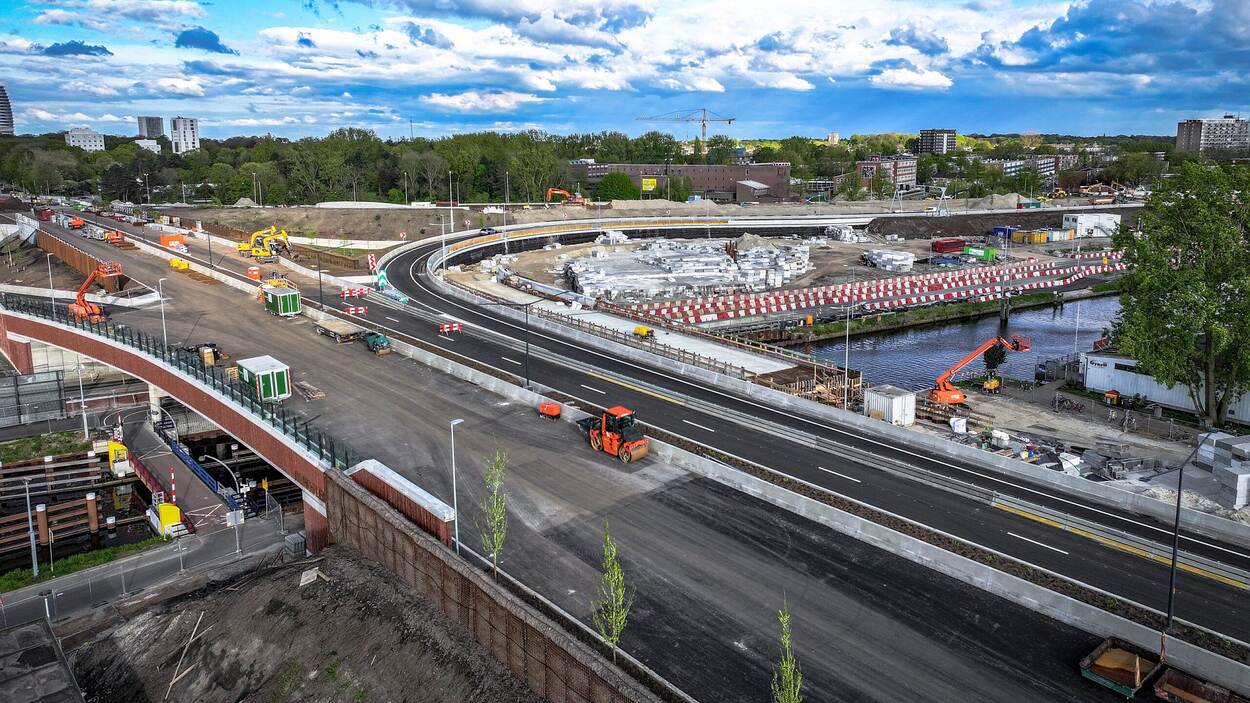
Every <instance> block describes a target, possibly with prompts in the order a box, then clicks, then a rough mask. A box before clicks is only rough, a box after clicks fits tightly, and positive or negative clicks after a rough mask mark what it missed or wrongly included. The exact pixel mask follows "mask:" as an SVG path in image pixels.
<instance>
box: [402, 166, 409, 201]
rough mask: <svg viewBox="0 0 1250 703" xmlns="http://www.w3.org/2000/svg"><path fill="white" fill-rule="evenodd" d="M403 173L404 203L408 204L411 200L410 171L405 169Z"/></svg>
mask: <svg viewBox="0 0 1250 703" xmlns="http://www.w3.org/2000/svg"><path fill="white" fill-rule="evenodd" d="M403 173H404V205H407V204H408V203H409V202H410V201H409V200H408V172H407V171H404V172H403Z"/></svg>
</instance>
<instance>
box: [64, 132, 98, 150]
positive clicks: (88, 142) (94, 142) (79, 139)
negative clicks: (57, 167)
mask: <svg viewBox="0 0 1250 703" xmlns="http://www.w3.org/2000/svg"><path fill="white" fill-rule="evenodd" d="M65 143H66V144H68V145H70V146H76V147H78V148H79V149H82V150H83V151H104V135H103V134H100V133H99V132H97V131H95V130H94V129H87V128H86V127H75V128H74V129H71V130H70V131H68V132H66V133H65Z"/></svg>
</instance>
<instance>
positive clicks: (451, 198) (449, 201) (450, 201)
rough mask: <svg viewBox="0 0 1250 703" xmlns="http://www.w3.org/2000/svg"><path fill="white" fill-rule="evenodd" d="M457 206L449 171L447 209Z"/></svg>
mask: <svg viewBox="0 0 1250 703" xmlns="http://www.w3.org/2000/svg"><path fill="white" fill-rule="evenodd" d="M455 204H456V196H455V193H453V192H452V190H451V171H450V170H448V171H447V207H448V208H450V207H452V206H454V205H455Z"/></svg>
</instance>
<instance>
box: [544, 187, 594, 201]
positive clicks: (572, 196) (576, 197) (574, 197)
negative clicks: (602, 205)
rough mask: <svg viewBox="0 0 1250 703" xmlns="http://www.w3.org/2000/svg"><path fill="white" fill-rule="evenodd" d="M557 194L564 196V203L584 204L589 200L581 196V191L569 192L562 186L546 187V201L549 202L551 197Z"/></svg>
mask: <svg viewBox="0 0 1250 703" xmlns="http://www.w3.org/2000/svg"><path fill="white" fill-rule="evenodd" d="M557 195H563V196H564V204H565V205H586V204H588V203H589V202H590V200H589V199H587V198H584V197H582V194H581V193H570V192H568V191H567V190H565V189H563V188H548V189H547V202H551V199H552V198H553V197H555V196H557Z"/></svg>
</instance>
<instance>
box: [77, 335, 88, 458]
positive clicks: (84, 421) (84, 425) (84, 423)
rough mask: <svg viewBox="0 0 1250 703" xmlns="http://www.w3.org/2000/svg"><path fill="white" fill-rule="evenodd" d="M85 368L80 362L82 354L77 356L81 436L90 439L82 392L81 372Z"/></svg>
mask: <svg viewBox="0 0 1250 703" xmlns="http://www.w3.org/2000/svg"><path fill="white" fill-rule="evenodd" d="M84 368H86V367H84V366H83V363H82V356H79V357H78V369H77V371H78V407H79V409H80V410H82V438H83V439H84V440H90V439H91V431H90V430H89V429H87V400H86V397H85V396H84V394H83V392H82V372H83V369H84Z"/></svg>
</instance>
